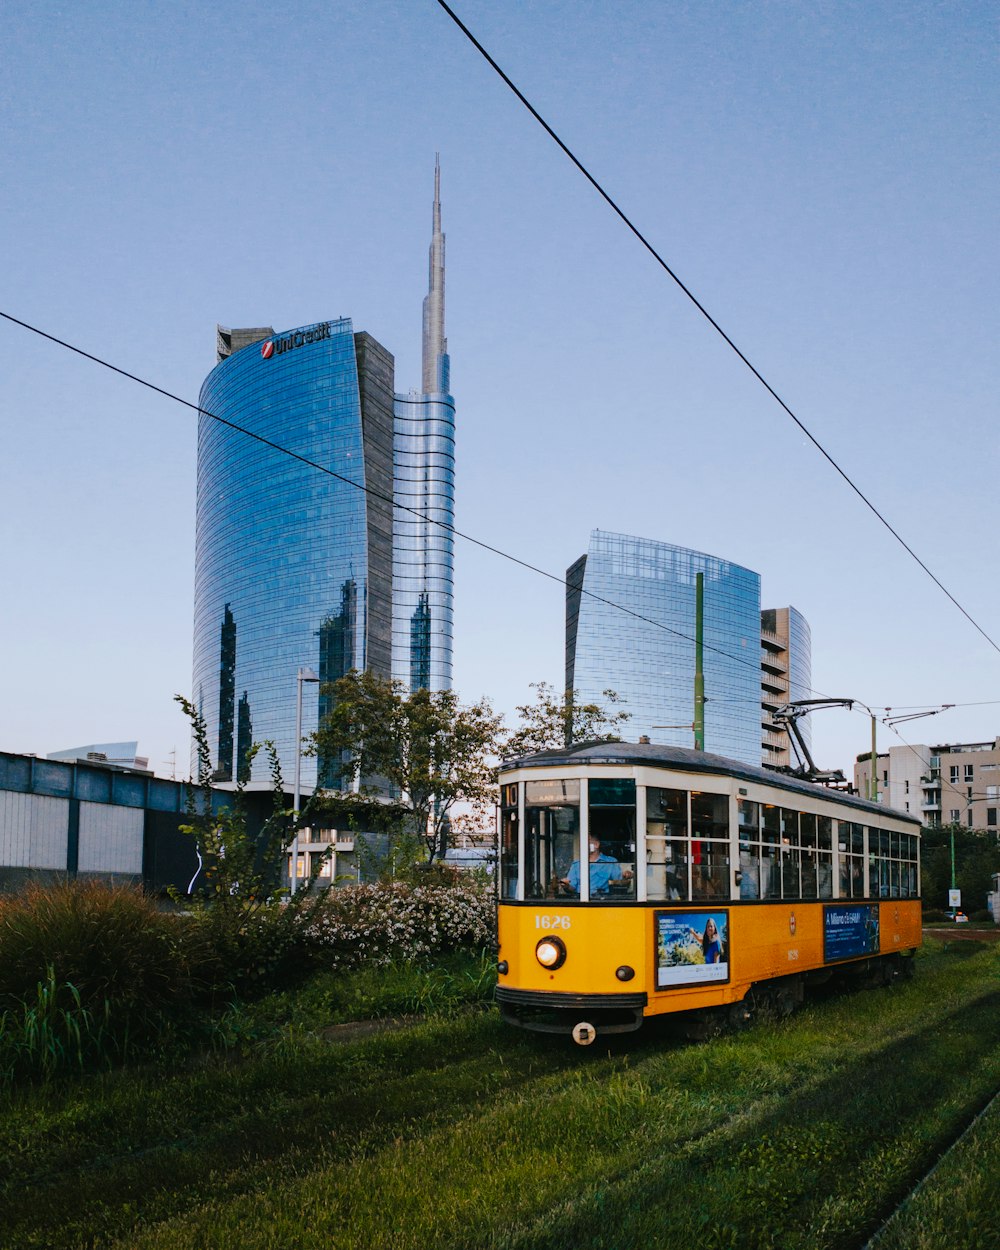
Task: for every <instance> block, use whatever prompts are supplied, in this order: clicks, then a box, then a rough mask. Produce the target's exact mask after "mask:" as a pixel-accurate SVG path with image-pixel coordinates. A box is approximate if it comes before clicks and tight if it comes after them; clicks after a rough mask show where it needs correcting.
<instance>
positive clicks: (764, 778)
mask: <svg viewBox="0 0 1000 1250" xmlns="http://www.w3.org/2000/svg"><path fill="white" fill-rule="evenodd" d="M557 764H618V765H626V764H627V765H635V764H638V765H646V766H647V767H654V768H655V767H656V766H658V765H659V766H661V767H664V768H675V769H678V770H680V771H683V772H691V773H722V774H723V775H724V776H726V777H735V778H737V779H738V780H740V781H753V782H756V783H757V784H759V785H765V786H776V787H777V788H778V789H780V790H786V791H790V792H792V793H795V794H808V795H811V796H812V797H813V798H817V797H824V798H828V799H830V801H831V802H835V803H839V804H843V805H844V806H846V807H853V808H856V809H857V810H858V811H863V812H868V813H870V814H876V813H877V814H878V815H881V816H887V815H890V816H894V817H896V818H897V819H899V820H906V821H909V822H910V823H911V824H915V825H920V824H922V822H921V821H920V820H919V819H918V818H917V817H916V816H914V815H912V813H910V812H900V811H897V810H896V809H895V808H893V807H887V806H886V805H885V804H884V803H873V802H872V801H871V800H870V799H863V798H861V797H860V796H858V795H856V794H847V793H845V792H844V791H843V790H833V789H829V788H827V787H823V786H820V785H817V784H816V783H815V782H812V781H804V780H803V779H802V778H800V777H792V776H790V775H789V774H788V773H781V772H778V771H777V770H776V769H773V768H762V767H759V766H758V765H755V764H745V763H743V761H742V760H731V759H728V758H727V757H726V756H724V755H712V754H710V753H709V752H708V751H695V750H694V749H693V748H691V747H673V746H664V745H661V744H660V743H655V742H580V743H577V744H575V745H574V746H569V747H559V748H556V749H554V750H551V751H539V752H538V753H537V754H534V755H523V756H520V757H519V758H517V759H512V760H504V762H503V764H502V765H501V767H502V769H503V770H505V771H510V770H513V769H515V768H551V767H552V766H553V765H557Z"/></svg>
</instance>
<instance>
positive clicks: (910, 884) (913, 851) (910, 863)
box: [872, 830, 919, 898]
mask: <svg viewBox="0 0 1000 1250" xmlns="http://www.w3.org/2000/svg"><path fill="white" fill-rule="evenodd" d="M873 832H874V831H873ZM886 838H888V842H886ZM918 845H919V843H918V841H917V838H916V837H915V836H914V835H913V834H910V833H898V832H896V831H895V830H890V831H889V833H888V835H886V834H885V833H880V834H879V839H878V847H879V864H878V868H879V877H878V879H879V894H880V897H885V895H884V894H883V893H882V882H883V879H885V880H887V882H888V890H889V897H890V898H916V897H917V847H918ZM886 846H888V865H887V867H888V871H886V860H885V847H886ZM872 892H873V893H874V888H873V890H872Z"/></svg>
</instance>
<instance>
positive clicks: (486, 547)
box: [0, 310, 825, 697]
mask: <svg viewBox="0 0 1000 1250" xmlns="http://www.w3.org/2000/svg"><path fill="white" fill-rule="evenodd" d="M0 317H3V318H4V319H5V320H6V321H10V322H12V323H13V324H14V325H18V326H21V327H22V328H23V329H25V330H30V331H31V333H32V334H37V335H38V336H39V337H40V338H43V339H47V340H48V341H49V342H50V343H55V344H56V345H57V346H59V347H64V348H66V349H67V351H71V352H74V353H76V355H78V356H82V357H83V358H84V359H85V360H90V361H92V362H93V363H94V364H97V365H101V366H102V367H103V368H105V369H110V370H111V372H112V373H117V374H119V375H120V376H121V377H123V378H127V379H128V380H129V381H130V382H136V383H138V385H139V386H144V387H146V388H147V389H148V390H151V391H155V392H156V394H158V395H162V396H163V397H164V398H165V399H170V400H173V402H174V403H177V404H182V405H183V406H184V407H185V408H190V409H191V411H192V412H196V413H198V414H199V416H203V417H208V418H209V419H210V420H212V421H217V422H219V424H220V425H224V426H226V427H228V428H229V429H231V430H233V431H234V432H235V433H237V434H244V435H246V437H247V438H251V439H253V440H254V441H255V442H258V443H261V444H263V446H265V447H268V448H270V449H271V450H272V451H276V452H278V453H279V454H281V455H284V456H290V457H291V458H292V459H293V460H297V461H299V463H300V464H304V465H306V466H307V467H308V468H310V469H316V470H317V471H318V472H320V473H325V474H326V475H327V476H328V477H332V478H335V479H336V480H337V481H338V482H343V483H344V484H345V485H347V486H353V487H354V488H355V489H356V490H360V491H362V492H363V493H364V494H366V495H371V496H372V498H374V499H380V500H381V501H382V502H383V503H388V504H390V505H391V506H392V507H393V508H395V509H398V510H399V511H400V512H407V513H409V514H410V515H411V516H414V517H416V518H417V519H418V520H420V521H426V522H427V523H428V524H430V525H437V526H439V527H440V528H441V529H444V530H447V532H448V533H450V534H453V535H454V536H455V537H456V538H461V539H463V540H464V541H465V542H468V543H471V544H473V545H474V546H476V547H479V548H481V549H482V550H483V551H489V552H491V553H492V554H493V555H496V556H499V557H500V558H501V559H503V560H509V561H510V562H511V563H512V564H517V565H519V566H520V567H521V568H523V569H527V570H528V571H529V572H531V573H537V574H538V575H539V576H540V577H545V578H547V579H548V580H549V581H553V582H556V583H557V584H558V585H560V586H562V587H563V588H564V589H573V590H578V591H579V592H580V594H582V595H584V596H586V597H587V598H589V599H593V600H595V601H596V602H597V603H603V604H605V605H606V606H607V607H610V608H614V609H615V610H616V611H618V612H624V613H625V614H626V615H627V616H631V617H633V618H634V619H635V620H637V621H642V622H644V623H645V624H647V625H652V626H653V627H654V628H656V629H660V630H663V631H664V632H665V633H668V634H672V635H673V636H674V637H675V638H681V639H683V640H684V641H685V642H694V641H695V639H694V638H693V637H692V636H691V635H690V634H685V633H683V632H682V631H681V630H679V629H672V628H671V627H670V626H669V625H664V624H663V622H662V621H656V620H653V618H652V617H650V616H644V615H643V614H642V613H641V612H635V611H633V609H632V608H627V607H626V606H625V605H624V604H621V603H615V602H614V600H612V599H606V598H605V597H604V596H603V595H598V594H595V593H594V591H592V590H586V589H584V588H583V587H576V586H573V587H571V586H570V583H569V582H568V581H567V580H566V579H565V578H564V577H560V576H559V575H558V574H557V573H550V572H549V571H548V570H547V569H543V568H539V566H538V565H536V564H531V563H529V562H528V561H527V560H522V559H521V558H520V556H515V555H512V554H511V553H510V552H508V551H503V550H502V549H501V548H500V547H494V546H492V544H490V543H487V542H484V541H483V539H481V538H475V537H473V535H472V534H466V533H464V532H463V531H462V530H459V529H456V528H455V526H453V525H449V524H448V523H447V522H446V521H439V520H438V519H437V518H436V517H432V516H428V515H427V514H426V513H424V512H420V511H419V510H418V509H417V508H411V507H409V506H408V505H406V504H401V503H399V502H397V500H395V499H393V497H392V496H391V495H385V494H383V493H382V492H381V491H378V490H376V489H375V488H374V487H372V486H365V485H364V484H363V483H361V482H356V481H355V480H354V479H353V478H350V477H345V476H344V474H342V473H337V472H336V470H334V469H330V468H328V467H327V466H326V465H323V464H320V463H319V462H318V461H316V460H310V459H309V457H308V456H303V455H301V454H300V453H299V452H297V451H292V450H291V448H288V447H283V446H282V445H281V444H280V443H275V442H274V441H272V440H271V439H269V438H265V437H264V435H262V434H255V433H254V431H253V430H248V429H247V428H246V427H245V426H242V425H238V424H237V423H236V422H235V421H230V420H228V419H227V418H226V417H220V416H219V415H218V414H217V413H214V412H209V411H208V409H206V408H201V407H199V405H198V404H193V403H192V402H191V401H190V400H189V399H184V398H182V397H181V396H180V395H175V394H174V393H173V392H172V391H168V390H165V389H164V388H163V387H162V386H157V385H156V383H155V382H150V381H148V380H147V379H146V378H142V377H139V375H138V374H135V373H130V372H129V371H128V370H127V369H122V368H121V367H120V366H118V365H114V364H112V363H111V362H110V361H109V360H104V359H103V358H102V357H100V356H95V355H94V354H93V353H92V352H88V351H85V350H84V349H83V348H82V347H77V346H75V344H73V343H68V342H66V340H65V339H60V338H57V337H56V335H54V334H49V333H48V332H47V331H46V330H42V329H39V327H38V326H33V325H30V324H29V323H28V322H27V321H22V320H21V319H20V318H18V317H15V316H13V315H12V314H11V313H7V312H3V311H2V310H0ZM403 402H404V403H421V402H423V401H421V400H419V399H416V400H408V399H406V400H403ZM703 645H704V648H705V650H706V651H712V652H714V653H715V654H716V655H720V656H722V657H723V658H724V659H727V660H732V661H734V662H735V663H737V664H742V665H744V666H746V667H747V668H751V669H753V671H754V672H755V673H757V674H759V673H760V665H759V663H758V664H754V663H752V662H751V661H750V660H745V659H744V658H743V657H742V656H738V655H731V654H730V653H729V652H728V651H723V650H722V649H721V648H720V647H714V646H712V645H711V643H707V642H706V643H704V644H703ZM816 693H819V692H816ZM823 697H825V696H823Z"/></svg>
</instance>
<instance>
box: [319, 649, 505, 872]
mask: <svg viewBox="0 0 1000 1250" xmlns="http://www.w3.org/2000/svg"><path fill="white" fill-rule="evenodd" d="M327 693H329V694H330V695H331V697H332V701H333V709H332V711H330V712H329V713H328V714H327V716H326V717H325V718H324V720H323V723H322V724H321V725H320V726H319V728H318V730H317V732H316V733H315V734H314V735H313V743H312V749H313V750H314V751H315V753H316V754H317V755H319V756H320V757H321V758H323V759H327V760H340V761H342V769H343V775H344V784H345V788H350V789H356V790H357V791H358V792H359V793H361V794H368V795H370V794H375V793H378V792H380V791H381V792H382V793H386V792H388V793H390V794H391V795H392V796H393V797H395V796H398V801H399V802H400V803H401V804H402V805H403V807H404V808H405V810H406V811H407V813H408V816H409V820H408V823H410V825H411V832H414V833H416V834H418V835H419V836H420V837H421V838H422V839H423V840H424V843H425V845H426V848H427V854H428V858H429V860H431V861H433V860H434V858H435V857H436V856H438V855H441V854H443V852H444V850H445V849H446V846H445V843H446V835H447V829H448V823H449V819H450V813H451V811H452V809H453V808H454V806H455V804H456V803H469V804H472V805H485V804H487V803H489V802H490V801H491V800H492V797H493V784H494V777H493V758H494V756H495V754H496V749H497V742H498V737H499V734H500V730H501V719H500V717H499V716H497V715H496V713H494V711H493V709H492V707H491V706H490V704H489V702H488V701H487V700H485V699H482V700H480V701H479V702H478V703H473V704H471V705H469V706H463V705H462V704H460V703H459V701H458V696H457V695H456V694H455V692H454V691H452V690H439V691H433V692H432V691H428V690H416V691H414V692H413V693H412V694H408V693H407V692H406V689H405V687H404V686H403V684H402V683H401V682H398V681H394V680H387V679H385V678H382V677H378V676H376V675H375V674H374V673H371V672H359V671H357V670H354V671H352V672H350V673H348V674H346V676H344V677H341V678H340V679H339V681H336V682H334V683H333V684H332V686H330V687H329V688H328V691H327Z"/></svg>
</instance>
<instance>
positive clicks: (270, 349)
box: [260, 321, 330, 360]
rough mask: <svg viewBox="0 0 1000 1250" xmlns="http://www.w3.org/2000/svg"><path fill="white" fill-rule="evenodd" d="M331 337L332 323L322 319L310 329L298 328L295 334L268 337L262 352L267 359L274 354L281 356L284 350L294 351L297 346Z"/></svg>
mask: <svg viewBox="0 0 1000 1250" xmlns="http://www.w3.org/2000/svg"><path fill="white" fill-rule="evenodd" d="M329 337H330V323H329V321H322V322H320V324H319V325H316V326H310V327H309V329H308V330H296V331H295V333H294V334H284V335H282V336H281V337H280V338H276V339H268V340H267V342H266V343H265V344H264V346H263V347H262V348H261V349H260V354H261V355H262V356H263V357H264V359H265V360H270V359H271V357H272V356H280V355H281V353H282V352H290V351H294V349H295V348H296V347H304V346H305V344H306V343H319V342H320V341H321V340H322V339H328V338H329Z"/></svg>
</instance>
